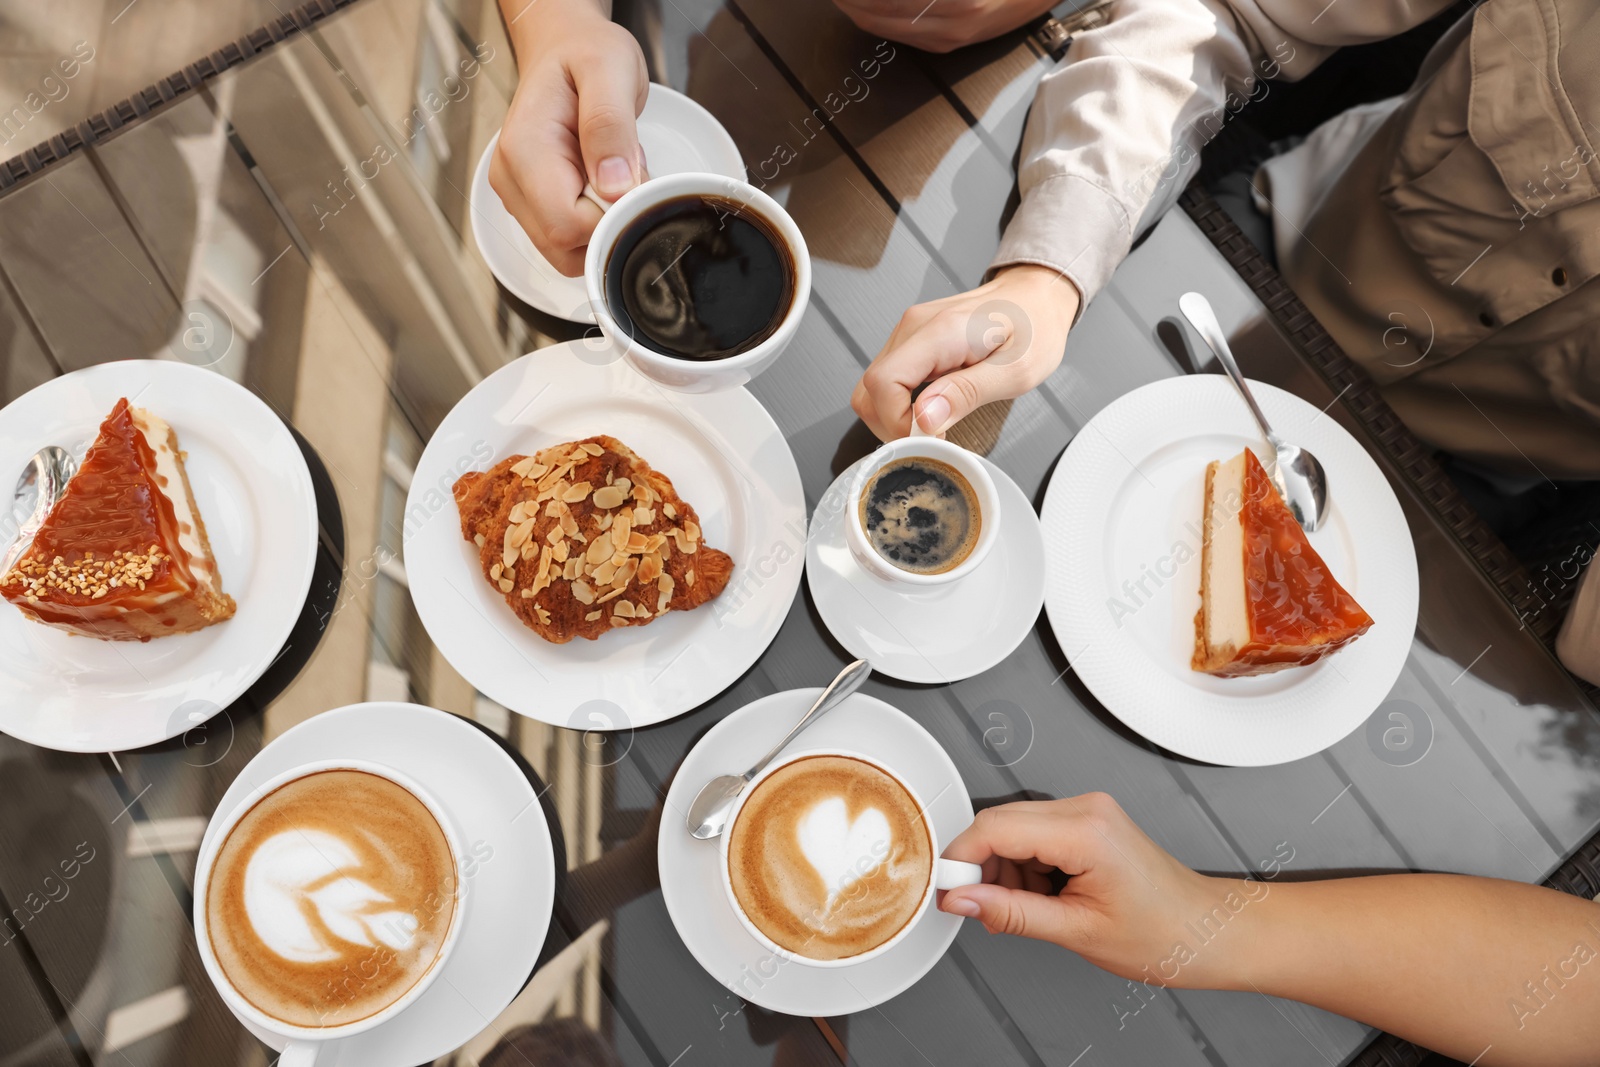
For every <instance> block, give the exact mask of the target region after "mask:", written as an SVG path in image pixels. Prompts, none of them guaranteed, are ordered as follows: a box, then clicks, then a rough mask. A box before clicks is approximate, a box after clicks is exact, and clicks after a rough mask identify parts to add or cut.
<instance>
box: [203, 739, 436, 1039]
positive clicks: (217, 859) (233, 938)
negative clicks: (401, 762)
mask: <svg viewBox="0 0 1600 1067" xmlns="http://www.w3.org/2000/svg"><path fill="white" fill-rule="evenodd" d="M460 856H461V851H460V846H459V843H458V840H457V837H456V835H455V833H454V832H453V830H452V829H451V827H450V825H449V822H448V819H447V816H446V815H445V813H444V812H443V811H442V810H441V809H440V808H439V806H438V804H437V803H436V802H435V801H434V800H433V799H432V798H431V797H429V796H428V794H427V793H426V792H424V791H423V790H422V788H421V787H420V786H418V785H417V784H416V783H415V782H413V781H412V780H410V779H409V778H407V777H405V776H404V775H401V774H400V773H399V772H397V771H394V770H393V769H391V768H388V767H383V766H380V765H378V764H374V763H369V762H363V761H355V760H341V761H328V762H324V763H318V764H309V765H306V766H302V767H300V768H297V769H295V770H293V771H289V772H287V773H285V774H282V775H279V776H278V777H276V778H274V779H272V780H271V781H269V782H267V783H266V784H265V785H264V786H262V787H261V788H260V789H258V790H256V791H255V792H254V793H252V795H251V797H250V799H248V800H247V801H245V802H244V803H243V804H242V805H241V806H240V807H239V808H238V809H237V810H235V811H234V812H233V813H231V814H230V815H229V816H228V818H227V819H226V820H224V821H223V822H222V823H221V825H219V826H218V828H217V832H216V833H214V834H213V835H211V837H210V838H209V839H208V840H207V842H206V845H205V847H204V850H203V852H202V855H201V857H200V863H199V866H198V871H199V876H198V878H197V884H196V886H195V934H196V939H197V941H198V943H199V947H200V953H201V959H202V960H203V961H204V963H205V966H206V970H207V972H208V973H209V974H210V976H211V978H212V981H213V982H214V983H215V984H216V986H217V988H218V990H219V991H220V992H221V993H222V995H223V998H224V999H225V1000H226V1001H227V1002H228V1004H229V1006H230V1007H232V1008H233V1009H234V1010H235V1011H236V1012H237V1013H239V1014H241V1015H242V1016H243V1017H244V1018H246V1019H247V1020H249V1021H252V1022H255V1023H257V1024H258V1025H260V1026H262V1027H263V1028H265V1029H267V1030H269V1031H272V1032H274V1033H278V1034H282V1035H284V1036H286V1037H288V1038H290V1039H291V1048H290V1050H289V1051H286V1053H285V1058H284V1060H283V1062H284V1063H309V1062H311V1058H310V1057H314V1055H315V1050H316V1047H317V1045H318V1044H320V1042H322V1041H326V1040H330V1039H333V1038H342V1037H348V1036H351V1035H353V1034H355V1033H359V1032H362V1031H365V1030H368V1029H370V1028H372V1027H374V1026H376V1025H378V1024H380V1023H382V1022H385V1021H387V1020H388V1019H390V1018H392V1017H393V1016H394V1015H397V1014H399V1012H400V1011H402V1010H404V1009H405V1008H406V1007H408V1006H409V1005H410V1004H411V1003H413V1002H414V1001H415V1000H416V999H417V998H418V997H419V996H420V995H421V994H422V992H423V990H425V989H426V988H427V986H428V985H429V984H430V983H431V982H432V980H433V979H434V978H435V977H436V976H437V975H438V973H439V970H440V965H441V964H442V963H443V961H444V959H445V958H446V957H447V956H448V955H449V953H450V950H451V948H452V947H453V946H454V944H455V941H456V938H457V936H458V935H459V933H460V931H461V927H462V911H463V908H464V905H465V903H466V900H465V894H464V893H463V886H462V884H461V875H460V869H461V868H460ZM295 1038H303V1039H305V1040H306V1042H307V1044H306V1047H304V1048H297V1047H296V1045H295V1043H294V1040H293V1039H295ZM291 1053H292V1055H291Z"/></svg>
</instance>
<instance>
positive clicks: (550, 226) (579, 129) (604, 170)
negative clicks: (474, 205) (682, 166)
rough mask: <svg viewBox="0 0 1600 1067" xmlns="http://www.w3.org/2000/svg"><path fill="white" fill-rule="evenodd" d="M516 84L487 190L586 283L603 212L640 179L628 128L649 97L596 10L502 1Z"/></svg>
mask: <svg viewBox="0 0 1600 1067" xmlns="http://www.w3.org/2000/svg"><path fill="white" fill-rule="evenodd" d="M507 6H508V7H512V6H514V7H517V8H518V9H519V12H512V11H507V13H506V18H507V21H508V24H509V26H510V29H511V32H512V41H513V44H514V46H515V47H516V52H517V63H518V68H519V71H520V76H519V78H518V81H517V91H516V93H515V94H514V95H513V96H512V98H511V107H510V110H509V111H508V112H507V113H506V121H505V125H504V126H503V127H502V128H501V130H500V141H499V144H498V145H497V146H496V147H495V153H494V158H493V159H492V160H490V162H489V185H490V186H491V187H492V188H493V189H494V191H495V192H496V193H497V194H498V195H499V197H500V200H501V201H502V202H503V203H504V204H505V206H506V210H508V211H510V212H511V214H512V215H513V216H514V217H515V218H516V220H517V222H519V223H521V225H522V228H523V229H524V230H526V231H527V233H528V236H529V237H530V238H532V239H533V243H534V246H535V247H537V248H538V249H539V251H540V253H542V254H543V255H544V257H545V258H546V259H548V260H549V261H550V263H551V265H552V266H554V267H555V268H556V269H557V270H559V271H560V272H561V273H563V274H566V275H569V276H576V275H578V274H581V273H583V254H584V250H585V248H586V247H587V246H588V244H589V235H590V234H591V233H593V232H594V227H595V223H597V222H599V221H600V209H599V208H597V207H595V206H594V205H593V204H592V203H590V202H589V201H588V200H587V199H585V198H584V196H583V186H584V183H585V182H588V183H591V184H592V185H593V186H594V187H595V190H596V191H597V192H599V194H600V195H601V196H602V197H604V198H605V199H607V200H615V199H616V198H617V197H619V196H621V195H622V194H623V193H625V192H627V191H628V190H629V189H632V188H633V187H634V186H635V185H637V184H638V183H639V182H641V181H643V180H644V178H645V160H644V153H643V152H642V151H641V150H640V148H639V134H638V130H637V127H636V125H635V120H636V119H637V118H638V115H639V112H640V111H641V110H643V109H644V102H645V97H646V95H647V94H648V92H649V89H650V78H649V75H648V73H647V72H646V70H645V65H644V53H642V52H641V51H640V50H639V44H638V42H637V41H635V40H634V39H633V35H632V34H630V33H629V32H628V31H627V30H625V29H623V28H622V27H621V26H618V25H616V24H615V23H613V22H611V21H610V20H609V19H607V18H606V17H605V16H604V14H602V13H601V10H600V8H599V7H598V6H597V5H596V3H595V0H535V2H533V3H528V4H526V5H524V3H523V2H522V0H507Z"/></svg>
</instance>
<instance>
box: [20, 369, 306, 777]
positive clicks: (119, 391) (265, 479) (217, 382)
mask: <svg viewBox="0 0 1600 1067" xmlns="http://www.w3.org/2000/svg"><path fill="white" fill-rule="evenodd" d="M121 397H127V398H128V400H129V402H130V403H132V404H134V405H135V406H137V407H142V408H147V409H149V410H150V411H152V412H154V413H155V414H156V415H159V416H160V417H161V418H163V419H165V420H166V421H167V422H168V423H169V424H170V425H171V426H172V428H173V429H174V430H175V431H177V434H178V445H179V447H180V448H182V449H183V450H184V451H185V452H187V453H188V459H187V461H186V462H185V464H184V466H185V468H186V470H187V471H188V473H189V483H190V485H191V486H192V487H193V489H194V499H195V503H196V505H198V507H199V509H200V517H201V518H202V519H204V520H205V524H206V533H207V534H208V535H209V537H210V539H211V550H212V552H213V553H214V554H215V555H216V557H217V565H218V567H219V568H220V569H221V571H222V588H223V590H224V591H225V592H227V593H228V594H229V595H231V596H232V597H233V599H234V601H235V602H236V603H237V604H238V611H237V612H236V613H235V615H234V617H233V618H231V619H229V620H228V621H227V622H223V623H218V624H217V625H215V626H208V627H207V628H205V629H204V630H200V631H198V632H196V633H192V634H177V635H175V636H172V637H161V638H156V639H155V640H152V641H147V642H143V643H140V642H137V641H97V640H94V639H92V638H87V637H77V636H74V635H72V634H68V633H65V632H64V631H61V630H57V629H53V628H51V627H48V626H43V625H41V624H39V623H36V622H32V621H30V620H28V619H26V618H24V617H23V616H22V613H21V612H19V611H18V610H17V609H16V608H14V607H12V606H11V605H10V604H4V603H0V677H3V678H4V679H5V683H6V684H5V685H4V686H0V731H4V732H5V733H8V734H10V735H11V736H12V737H19V738H21V739H22V740H24V741H28V742H31V743H32V744H35V745H42V746H44V747H45V748H55V749H61V750H64V751H67V752H115V751H119V750H121V749H129V748H139V747H141V746H144V745H153V744H156V743H157V742H160V741H165V740H166V739H167V738H169V737H176V736H178V735H179V734H182V733H184V732H186V731H188V730H190V729H193V728H194V727H195V726H197V725H199V724H200V723H201V722H204V721H205V720H206V719H208V718H210V717H211V716H212V715H214V714H216V713H217V712H218V711H220V710H222V709H223V708H225V707H227V706H228V705H229V704H231V703H232V702H233V701H234V699H235V698H237V697H238V696H239V694H240V693H243V692H244V691H245V690H246V689H247V688H249V686H250V683H252V682H254V681H255V680H256V679H257V678H259V677H261V675H262V672H264V671H265V670H266V669H267V668H268V667H269V666H271V665H272V662H273V660H274V659H275V658H276V657H277V655H278V653H279V651H280V650H281V649H282V648H283V642H284V641H285V640H286V639H287V638H288V636H289V631H290V630H292V629H293V628H294V624H295V620H296V619H297V618H298V617H299V615H300V611H301V609H302V608H303V607H304V606H305V601H306V593H307V592H308V591H309V590H310V588H311V570H312V567H313V565H314V564H315V563H316V559H317V506H316V500H315V498H314V497H313V496H312V491H311V472H310V471H309V470H307V469H306V461H305V457H304V456H303V455H301V453H300V447H299V446H298V445H297V444H296V443H295V440H294V437H293V435H291V434H290V433H289V430H288V428H287V427H286V426H284V424H283V421H282V420H281V419H279V418H278V416H277V415H275V414H274V413H273V412H272V409H271V408H269V407H267V405H266V404H265V403H263V402H262V401H261V400H260V398H258V397H256V396H255V395H254V394H253V393H251V392H250V391H249V390H248V389H245V388H244V387H243V386H240V385H236V384H234V383H233V382H232V381H229V380H228V379H227V378H224V377H223V376H222V375H220V374H218V373H216V372H215V371H211V370H206V369H203V368H200V367H194V366H191V365H189V364H187V363H178V362H172V361H167V360H153V359H140V360H127V361H125V362H120V363H101V364H97V365H95V366H92V367H85V368H84V369H83V370H79V371H74V372H73V373H71V374H66V375H62V376H61V377H60V378H55V379H52V380H51V381H48V382H46V383H44V384H43V385H41V386H39V387H38V388H37V389H34V390H32V391H31V392H28V393H25V394H24V395H22V396H20V397H18V398H17V399H16V400H14V401H12V402H11V403H10V404H8V405H6V407H5V409H4V410H3V411H0V483H3V484H4V485H5V486H7V487H9V486H11V485H13V484H14V481H13V479H15V478H16V476H17V475H18V474H20V473H21V472H22V467H23V464H25V463H27V462H28V460H29V458H30V457H31V456H32V455H33V454H34V453H35V452H37V451H38V450H39V449H40V448H42V447H43V446H45V445H47V444H57V445H61V446H62V447H64V448H66V449H68V450H69V451H71V452H72V453H73V454H74V455H75V456H77V457H79V458H82V456H83V453H84V451H85V450H86V449H87V448H88V446H89V445H90V444H91V443H92V442H93V441H94V438H95V435H96V434H97V433H98V432H99V430H100V423H101V422H103V421H105V417H106V415H108V414H109V413H110V411H111V408H112V407H113V406H114V405H115V404H116V402H117V400H118V399H119V398H121ZM0 492H5V493H6V494H7V496H6V499H7V501H9V499H10V496H9V493H10V489H9V488H6V489H4V490H0Z"/></svg>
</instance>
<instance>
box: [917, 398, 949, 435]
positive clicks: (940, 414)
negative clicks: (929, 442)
mask: <svg viewBox="0 0 1600 1067" xmlns="http://www.w3.org/2000/svg"><path fill="white" fill-rule="evenodd" d="M949 419H950V401H948V400H946V399H945V398H944V397H942V396H935V397H929V398H928V399H927V400H925V401H924V402H923V404H922V411H921V412H920V413H919V414H918V415H917V421H918V422H919V423H921V424H922V428H923V429H924V430H926V431H927V432H928V433H939V432H940V431H941V430H943V429H944V424H945V423H946V422H948V421H949Z"/></svg>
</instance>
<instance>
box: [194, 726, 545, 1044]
mask: <svg viewBox="0 0 1600 1067" xmlns="http://www.w3.org/2000/svg"><path fill="white" fill-rule="evenodd" d="M326 759H364V760H372V761H374V762H377V763H382V764H384V765H386V766H389V767H393V768H394V769H395V770H397V771H400V772H401V773H402V774H405V775H408V776H410V777H412V778H414V779H416V781H417V783H418V784H419V785H421V786H422V787H423V788H424V789H426V790H427V791H428V792H429V793H431V794H433V796H434V797H435V798H437V799H438V801H439V803H440V805H441V806H442V807H444V809H445V810H446V811H447V812H448V813H449V814H450V817H451V819H452V820H453V821H454V822H455V825H456V827H457V829H458V830H459V831H460V835H461V841H462V844H463V845H464V846H465V847H466V848H467V850H468V852H469V853H471V854H472V855H473V856H475V857H477V858H478V859H479V860H480V862H479V864H478V865H477V867H476V869H475V870H474V871H472V872H471V873H470V874H468V875H467V877H469V878H470V882H469V884H468V887H467V891H468V892H469V893H471V894H472V898H473V902H472V908H471V910H470V911H469V912H468V913H467V924H466V926H465V927H463V928H462V931H461V939H460V940H459V941H457V942H456V948H455V951H454V953H452V954H451V956H450V959H449V960H447V961H446V962H445V964H444V970H443V971H441V972H440V974H439V977H438V979H437V980H436V981H435V982H434V984H433V986H432V987H431V988H430V989H429V990H428V991H427V992H426V993H424V994H423V995H422V996H421V997H419V998H418V999H417V1002H416V1003H415V1004H413V1005H412V1006H411V1007H410V1008H408V1009H406V1010H405V1011H404V1012H402V1013H401V1014H400V1015H398V1016H396V1017H395V1018H394V1019H393V1020H392V1021H391V1022H388V1023H385V1024H384V1025H382V1026H379V1027H377V1028H375V1029H372V1030H369V1031H367V1032H366V1033H364V1034H358V1035H356V1036H355V1037H352V1038H347V1039H345V1040H343V1041H336V1042H330V1043H329V1044H328V1047H327V1049H326V1050H325V1051H324V1052H323V1053H322V1055H321V1056H319V1057H318V1058H317V1063H318V1064H319V1067H320V1065H322V1064H324V1063H326V1064H328V1065H329V1067H334V1065H336V1064H349V1065H360V1067H409V1065H411V1064H415V1063H429V1062H432V1061H433V1060H435V1059H437V1058H438V1057H440V1056H443V1055H445V1054H446V1053H448V1052H450V1051H452V1050H453V1049H456V1048H459V1047H460V1046H462V1045H464V1044H466V1043H467V1042H468V1041H470V1040H471V1039H472V1038H473V1037H474V1036H476V1035H477V1034H478V1033H480V1032H481V1031H482V1030H483V1028H484V1026H485V1025H486V1024H487V1023H488V1021H489V1020H491V1019H493V1018H495V1017H496V1016H498V1015H499V1014H500V1013H501V1012H502V1011H504V1010H505V1008H506V1005H508V1004H510V1003H511V1001H512V999H513V998H514V997H515V996H516V995H517V993H518V992H520V991H521V989H522V986H523V983H524V982H525V981H526V980H527V978H528V974H529V973H530V972H531V971H532V970H533V965H534V962H535V961H536V960H537V959H538V958H539V950H540V949H541V948H543V947H544V935H545V931H546V930H547V929H548V928H549V926H550V913H551V909H552V908H553V907H554V906H555V892H556V889H555V886H556V867H555V848H554V846H553V844H552V843H551V840H550V826H549V824H548V823H546V822H545V817H544V809H543V808H541V807H540V806H539V801H538V797H537V795H536V794H535V793H534V791H533V786H532V785H531V784H530V783H529V782H528V779H527V776H526V775H524V774H523V773H522V770H521V769H520V768H519V767H518V766H517V764H516V762H515V761H513V760H512V759H511V757H510V756H508V755H506V754H505V752H504V750H502V749H501V748H500V746H499V745H497V744H496V743H495V742H494V741H493V740H492V739H491V738H489V737H488V736H487V735H485V734H484V733H483V732H482V731H481V730H479V729H478V728H477V727H475V726H473V725H471V724H470V723H468V722H466V721H465V720H463V719H458V718H457V717H456V716H454V715H450V714H447V713H446V712H443V711H438V710H436V709H434V708H425V707H421V706H420V705H417V704H390V703H373V704H352V705H350V706H348V707H343V708H336V709H334V710H333V711H327V712H323V713H322V714H321V715H317V716H315V717H313V718H310V719H307V720H306V721H305V722H303V723H301V724H300V725H298V726H296V727H294V728H292V729H290V730H288V731H286V732H285V733H284V734H283V735H282V736H281V737H279V738H278V739H277V740H275V741H273V742H272V743H271V744H269V745H267V746H266V747H265V748H263V749H262V750H261V751H260V752H258V753H256V756H255V758H254V759H252V760H251V761H250V762H249V763H248V764H246V765H245V768H244V770H242V771H240V772H239V777H237V778H235V779H234V781H233V784H232V785H231V786H229V787H228V791H227V792H226V793H224V794H223V795H222V800H221V801H220V802H219V803H218V804H217V808H216V812H215V813H214V814H213V816H212V820H211V821H212V825H211V826H208V827H207V828H206V835H205V841H203V842H202V843H201V846H200V851H201V852H204V851H205V842H206V841H210V839H211V835H212V833H213V831H214V829H215V825H216V822H217V820H218V819H220V818H223V817H225V816H226V815H227V814H228V813H229V812H231V811H233V810H234V808H236V807H238V806H239V804H241V803H243V802H244V800H245V799H246V798H247V797H248V796H249V795H250V793H251V791H253V790H255V789H257V788H258V787H260V786H261V785H262V784H263V783H265V782H267V781H268V780H270V779H271V778H273V777H274V776H276V775H279V774H282V773H283V772H284V771H288V770H292V769H293V768H295V767H298V766H300V765H302V764H305V763H310V762H313V761H316V760H326ZM241 1022H243V1020H241ZM246 1026H247V1028H248V1029H249V1030H250V1031H251V1032H252V1033H254V1034H255V1035H256V1036H257V1037H258V1038H260V1039H261V1040H262V1041H263V1042H265V1043H266V1044H268V1045H270V1046H272V1047H273V1048H282V1047H283V1041H282V1040H281V1039H276V1038H273V1037H271V1035H269V1034H267V1033H265V1032H263V1031H259V1030H257V1029H256V1028H255V1027H254V1026H250V1025H249V1024H246Z"/></svg>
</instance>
